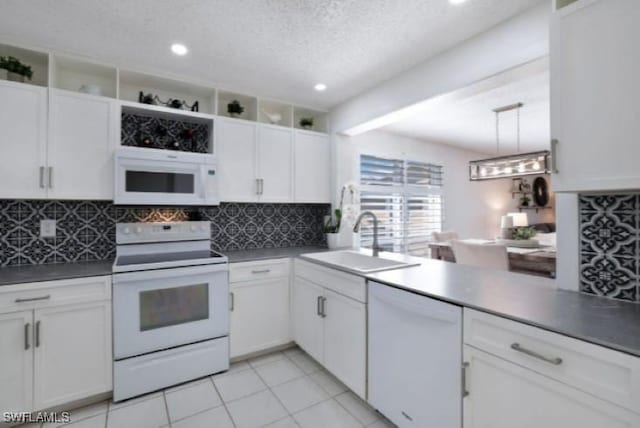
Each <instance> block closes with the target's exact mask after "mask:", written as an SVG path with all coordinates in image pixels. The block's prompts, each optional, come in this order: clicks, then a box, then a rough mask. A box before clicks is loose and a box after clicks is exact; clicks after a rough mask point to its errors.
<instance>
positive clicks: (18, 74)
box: [0, 56, 33, 83]
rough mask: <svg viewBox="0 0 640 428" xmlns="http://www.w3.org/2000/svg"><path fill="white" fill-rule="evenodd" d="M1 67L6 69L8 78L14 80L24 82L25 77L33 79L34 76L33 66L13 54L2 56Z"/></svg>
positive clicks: (0, 58) (0, 59)
mask: <svg viewBox="0 0 640 428" xmlns="http://www.w3.org/2000/svg"><path fill="white" fill-rule="evenodd" d="M0 69H3V70H6V74H7V76H6V79H7V80H11V81H14V82H21V83H24V81H25V79H28V80H31V78H32V77H33V70H32V69H31V66H29V65H25V64H23V63H21V62H20V60H19V59H18V58H15V57H13V56H8V57H0Z"/></svg>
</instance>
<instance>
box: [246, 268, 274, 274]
mask: <svg viewBox="0 0 640 428" xmlns="http://www.w3.org/2000/svg"><path fill="white" fill-rule="evenodd" d="M269 272H271V269H261V270H252V271H251V273H252V274H258V273H269Z"/></svg>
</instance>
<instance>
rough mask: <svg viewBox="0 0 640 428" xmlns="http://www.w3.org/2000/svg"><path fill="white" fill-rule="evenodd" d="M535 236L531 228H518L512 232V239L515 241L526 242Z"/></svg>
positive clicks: (534, 231)
mask: <svg viewBox="0 0 640 428" xmlns="http://www.w3.org/2000/svg"><path fill="white" fill-rule="evenodd" d="M534 236H536V230H535V229H534V228H533V227H518V228H516V229H515V230H514V231H513V239H515V240H517V241H526V240H527V239H531V238H533V237H534Z"/></svg>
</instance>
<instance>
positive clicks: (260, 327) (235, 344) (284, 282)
mask: <svg viewBox="0 0 640 428" xmlns="http://www.w3.org/2000/svg"><path fill="white" fill-rule="evenodd" d="M231 293H232V309H231V333H230V337H229V340H230V342H231V343H230V345H231V357H232V358H233V357H238V356H240V355H246V354H250V353H252V352H257V351H263V350H265V349H269V348H271V347H274V346H278V345H284V344H285V343H288V342H289V341H291V336H290V334H289V278H275V279H268V280H262V281H249V282H239V283H235V284H231Z"/></svg>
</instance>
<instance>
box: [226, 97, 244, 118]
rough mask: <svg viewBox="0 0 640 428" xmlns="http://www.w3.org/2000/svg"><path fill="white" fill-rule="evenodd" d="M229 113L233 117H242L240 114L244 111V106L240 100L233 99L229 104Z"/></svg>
mask: <svg viewBox="0 0 640 428" xmlns="http://www.w3.org/2000/svg"><path fill="white" fill-rule="evenodd" d="M227 113H229V116H231V117H240V115H242V113H244V107H243V106H242V104H240V101H238V100H233V101H231V102H230V103H229V104H227Z"/></svg>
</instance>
